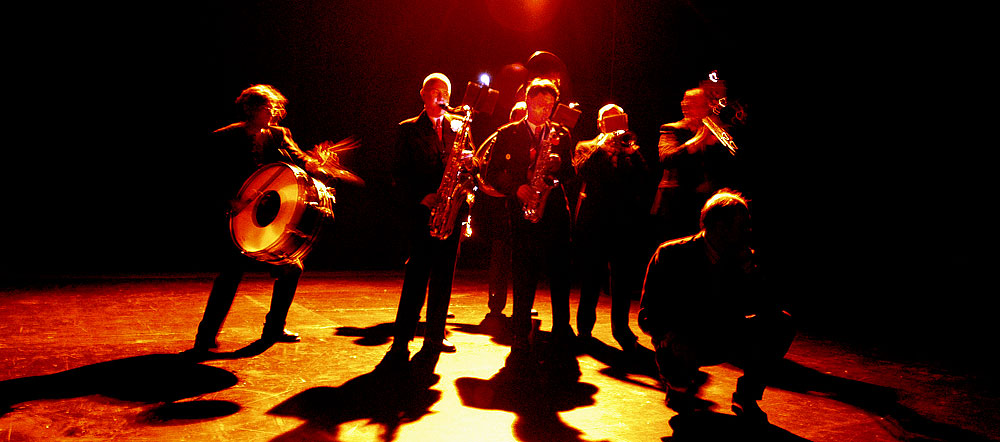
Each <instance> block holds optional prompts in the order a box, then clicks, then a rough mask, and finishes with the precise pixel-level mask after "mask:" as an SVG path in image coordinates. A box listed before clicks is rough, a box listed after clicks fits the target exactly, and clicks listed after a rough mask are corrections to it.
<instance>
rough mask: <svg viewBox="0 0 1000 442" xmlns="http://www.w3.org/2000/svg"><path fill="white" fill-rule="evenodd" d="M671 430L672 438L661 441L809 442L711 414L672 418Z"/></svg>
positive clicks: (768, 427)
mask: <svg viewBox="0 0 1000 442" xmlns="http://www.w3.org/2000/svg"><path fill="white" fill-rule="evenodd" d="M670 427H671V428H672V429H673V435H671V436H667V437H664V438H662V439H661V440H663V441H664V442H667V441H669V442H705V441H742V440H747V441H758V440H759V441H768V442H808V441H809V440H808V439H803V438H801V437H799V436H796V435H794V434H792V433H789V432H788V431H786V430H783V429H781V428H778V427H776V426H774V425H771V424H767V423H761V424H752V423H748V422H744V421H743V420H742V419H740V418H739V417H736V416H733V415H729V414H720V413H714V412H711V411H697V412H693V413H687V414H678V415H677V416H674V417H672V418H670Z"/></svg>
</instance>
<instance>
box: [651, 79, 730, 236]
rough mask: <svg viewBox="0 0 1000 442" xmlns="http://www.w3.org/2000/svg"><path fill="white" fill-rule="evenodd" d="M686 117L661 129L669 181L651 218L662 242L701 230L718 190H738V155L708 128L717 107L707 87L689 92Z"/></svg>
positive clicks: (683, 105)
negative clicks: (701, 217) (703, 212)
mask: <svg viewBox="0 0 1000 442" xmlns="http://www.w3.org/2000/svg"><path fill="white" fill-rule="evenodd" d="M681 112H682V114H683V118H682V119H681V120H679V121H675V122H672V123H667V124H664V125H662V126H660V141H659V145H658V150H659V159H660V164H661V165H662V166H663V176H662V178H661V179H660V182H659V184H658V186H657V190H656V196H655V198H654V201H653V205H652V207H651V209H650V214H651V215H653V216H654V217H655V218H657V219H658V221H657V224H658V225H659V226H660V228H661V229H662V230H661V232H660V233H659V237H658V238H657V243H659V242H662V241H665V240H667V239H670V238H675V237H678V236H684V235H688V234H691V233H692V232H695V231H697V230H698V219H697V216H696V215H694V214H697V213H698V211H699V209H700V208H701V206H702V205H703V204H704V203H705V200H707V199H708V197H709V196H711V195H712V193H714V192H715V191H717V190H719V189H721V188H723V187H727V186H734V185H736V183H734V182H733V181H732V179H733V175H732V168H733V162H734V160H733V155H732V154H731V153H730V152H729V150H728V148H726V147H725V146H724V145H723V144H722V143H720V142H719V140H717V139H716V137H715V135H713V134H712V132H711V131H710V130H709V129H708V127H707V126H705V125H704V124H703V123H702V119H703V118H704V117H706V116H708V115H709V114H710V113H711V112H712V110H711V103H710V102H709V98H708V95H707V94H706V92H705V90H704V89H703V88H700V87H699V88H694V89H688V90H687V91H685V92H684V98H683V99H682V100H681Z"/></svg>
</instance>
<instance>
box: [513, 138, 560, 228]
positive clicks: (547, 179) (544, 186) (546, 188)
mask: <svg viewBox="0 0 1000 442" xmlns="http://www.w3.org/2000/svg"><path fill="white" fill-rule="evenodd" d="M553 136H557V135H556V128H555V127H552V128H551V129H549V133H548V134H547V135H546V137H545V138H542V140H541V141H540V142H539V143H538V154H537V155H536V156H535V169H534V171H533V172H532V174H531V180H530V181H529V182H528V185H529V186H531V191H532V192H531V196H530V197H529V198H528V201H527V202H525V203H524V204H523V205H522V206H521V209H522V211H523V212H524V219H526V220H528V221H531V222H533V223H537V222H538V221H539V220H541V219H542V214H544V213H545V201H546V200H547V199H549V192H551V191H552V188H553V187H555V186H556V184H559V180H558V179H556V178H555V177H553V176H551V175H549V172H548V170H547V169H548V167H546V166H547V163H548V162H549V161H558V160H559V154H557V153H552V137H553Z"/></svg>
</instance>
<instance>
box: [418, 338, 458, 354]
mask: <svg viewBox="0 0 1000 442" xmlns="http://www.w3.org/2000/svg"><path fill="white" fill-rule="evenodd" d="M421 350H427V351H435V352H439V353H454V352H456V351H458V349H457V348H455V344H452V343H451V341H449V340H448V338H443V339H441V341H439V342H438V341H435V342H429V341H426V340H425V341H424V346H423V347H422V348H421Z"/></svg>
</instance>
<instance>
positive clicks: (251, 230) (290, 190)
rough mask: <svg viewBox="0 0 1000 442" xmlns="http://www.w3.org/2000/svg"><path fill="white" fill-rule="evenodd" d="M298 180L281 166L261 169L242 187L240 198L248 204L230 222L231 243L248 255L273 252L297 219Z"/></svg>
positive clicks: (291, 172)
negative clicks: (273, 248)
mask: <svg viewBox="0 0 1000 442" xmlns="http://www.w3.org/2000/svg"><path fill="white" fill-rule="evenodd" d="M299 179H300V178H299V177H297V176H296V174H295V172H294V170H293V169H291V168H289V167H288V166H287V165H284V164H274V165H268V166H264V167H263V168H261V169H260V170H258V171H257V172H255V173H254V174H253V175H251V176H250V178H248V179H247V181H246V183H244V184H243V189H241V190H240V195H239V198H240V200H242V201H247V200H249V201H250V203H249V205H247V206H246V207H245V208H243V210H240V211H239V212H237V213H236V214H235V215H233V217H232V219H231V220H230V224H231V227H232V235H233V241H235V242H236V245H237V246H239V247H240V248H241V249H243V251H244V252H247V253H255V252H259V251H262V250H267V249H270V248H272V247H273V246H274V245H275V244H276V243H278V242H279V241H281V240H282V238H283V237H284V235H285V233H286V231H287V230H288V228H289V225H291V224H292V222H293V221H295V220H296V218H297V217H298V215H299V214H298V213H297V211H298V210H299V205H298V204H297V203H298V201H299V199H300V198H299V189H300V183H299Z"/></svg>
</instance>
